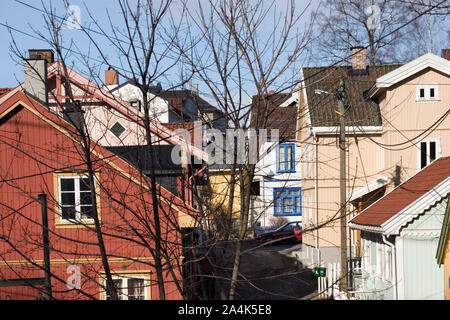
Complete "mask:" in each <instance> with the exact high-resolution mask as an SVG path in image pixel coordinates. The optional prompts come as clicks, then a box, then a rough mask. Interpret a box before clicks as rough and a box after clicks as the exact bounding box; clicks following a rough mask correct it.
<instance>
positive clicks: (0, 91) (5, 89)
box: [0, 88, 14, 97]
mask: <svg viewBox="0 0 450 320" xmlns="http://www.w3.org/2000/svg"><path fill="white" fill-rule="evenodd" d="M13 89H14V88H0V97H1V96H2V95H4V94H7V93H8V92H10V91H11V90H13Z"/></svg>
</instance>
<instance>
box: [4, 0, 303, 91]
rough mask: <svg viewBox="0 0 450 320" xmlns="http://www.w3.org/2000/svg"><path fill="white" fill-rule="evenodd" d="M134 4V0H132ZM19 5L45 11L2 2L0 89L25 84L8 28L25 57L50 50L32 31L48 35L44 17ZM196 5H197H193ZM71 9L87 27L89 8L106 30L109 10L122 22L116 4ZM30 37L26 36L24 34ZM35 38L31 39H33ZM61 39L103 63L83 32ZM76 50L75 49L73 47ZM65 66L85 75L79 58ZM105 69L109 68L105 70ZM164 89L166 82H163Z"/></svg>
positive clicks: (33, 1) (99, 1)
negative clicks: (31, 51)
mask: <svg viewBox="0 0 450 320" xmlns="http://www.w3.org/2000/svg"><path fill="white" fill-rule="evenodd" d="M131 1H133V0H131ZM20 2H24V3H26V4H27V5H29V6H33V7H36V8H38V9H41V8H42V3H41V0H1V1H0V6H1V7H0V8H1V10H0V24H1V25H0V37H1V39H2V43H3V46H2V47H1V49H0V61H2V63H1V72H2V76H1V77H0V87H14V86H16V85H17V84H18V83H20V82H22V81H23V69H22V66H21V65H20V63H19V62H18V61H17V58H16V57H14V55H13V53H12V52H11V49H10V44H11V39H12V37H11V35H10V32H9V31H8V28H7V27H5V25H8V26H10V27H11V28H14V29H17V30H20V31H15V30H14V29H13V30H11V32H12V35H13V37H14V40H15V42H16V43H17V45H18V47H19V48H20V50H21V52H22V54H23V55H25V56H27V53H26V52H27V50H28V49H32V48H33V49H44V48H48V45H47V44H46V43H45V42H44V41H41V40H39V39H36V38H34V37H36V34H35V32H34V31H33V30H39V31H45V29H46V26H45V22H44V18H43V14H42V13H41V12H39V11H38V10H36V9H33V8H31V7H29V6H27V5H24V4H22V3H20ZM286 2H287V0H278V1H277V2H276V4H277V5H279V6H280V7H282V6H283V5H284V4H285V3H286ZM307 2H308V1H307V0H301V1H299V2H296V5H298V4H300V6H301V5H303V4H305V3H307ZM193 3H194V4H195V3H196V1H193ZM44 4H45V5H46V6H48V7H49V6H50V5H52V6H53V8H55V9H56V12H57V14H58V15H59V16H64V15H65V14H66V9H65V6H64V4H63V1H56V0H53V1H49V0H44ZM69 4H70V5H77V6H78V7H79V8H80V9H81V12H80V13H81V15H80V16H81V23H82V24H83V25H85V23H86V22H87V21H89V17H88V13H87V10H86V7H85V6H87V7H88V9H89V11H90V12H92V13H94V14H95V18H96V19H97V20H98V21H99V22H100V23H101V24H102V25H103V26H105V27H108V25H109V22H108V16H107V12H106V10H108V12H109V14H110V15H111V17H112V19H113V20H114V19H115V18H117V21H122V18H121V17H120V15H119V8H118V5H117V3H116V1H112V0H91V1H85V0H69ZM21 32H24V33H27V34H29V35H26V34H24V33H21ZM30 35H32V36H33V37H32V36H30ZM62 38H63V39H64V41H65V43H64V44H63V46H65V47H66V48H67V47H69V46H70V45H71V43H70V42H71V41H73V44H72V45H75V46H76V47H77V48H79V50H80V51H81V52H83V53H85V54H89V56H90V57H91V58H92V59H93V62H94V63H95V62H96V58H98V60H97V61H100V60H101V59H100V58H99V57H98V54H97V55H96V53H95V50H94V49H93V48H92V46H91V45H90V44H89V41H88V40H87V39H86V37H85V36H84V35H83V33H82V31H80V30H76V29H67V28H64V29H63V31H62ZM96 40H97V41H98V42H99V45H100V46H101V47H102V48H103V49H102V51H104V52H105V53H106V54H107V56H108V58H109V61H110V62H112V64H115V65H117V62H118V60H117V56H116V51H115V50H114V48H113V47H112V45H111V44H110V43H108V41H106V40H102V38H101V37H99V38H97V39H96ZM74 48H75V47H74ZM66 63H68V64H69V66H71V64H73V67H74V68H75V69H76V70H77V71H79V72H81V73H83V63H82V62H81V61H80V58H79V56H77V55H72V56H70V57H68V59H67V60H66ZM105 68H106V67H105ZM100 69H101V67H100ZM173 72H174V73H176V72H179V71H177V70H175V71H173ZM84 73H85V75H86V76H88V74H87V71H86V72H84ZM177 80H178V79H172V81H177ZM163 86H164V82H163Z"/></svg>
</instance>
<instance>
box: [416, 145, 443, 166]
mask: <svg viewBox="0 0 450 320" xmlns="http://www.w3.org/2000/svg"><path fill="white" fill-rule="evenodd" d="M418 152H419V155H418V159H419V164H418V167H419V168H420V169H423V168H425V167H426V166H427V165H429V164H430V163H431V162H433V161H434V160H436V159H437V158H439V157H440V156H441V145H440V141H439V140H438V139H434V140H433V139H430V140H423V141H422V142H420V143H419V150H418Z"/></svg>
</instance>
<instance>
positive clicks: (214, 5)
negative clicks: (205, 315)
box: [176, 0, 311, 300]
mask: <svg viewBox="0 0 450 320" xmlns="http://www.w3.org/2000/svg"><path fill="white" fill-rule="evenodd" d="M308 8H309V4H307V5H306V6H305V7H304V8H301V9H299V8H297V7H296V3H295V1H287V2H285V3H283V4H281V9H279V7H278V6H277V5H276V4H275V2H274V1H272V2H270V3H267V2H264V1H243V0H236V1H221V0H219V1H213V0H211V1H208V2H207V3H203V2H199V3H198V4H197V6H196V7H195V8H192V9H190V10H188V12H189V17H190V18H191V19H190V20H189V21H190V24H189V25H188V26H187V28H188V30H190V33H189V39H191V44H192V45H189V46H187V47H186V46H185V45H183V41H182V40H183V38H181V37H178V38H177V41H176V43H177V47H178V49H179V50H181V52H182V54H183V57H184V59H185V60H186V61H187V63H188V65H189V67H190V68H192V70H193V71H194V74H195V77H196V78H197V79H199V80H201V81H202V83H204V84H205V86H206V90H207V91H208V92H209V94H210V95H211V96H212V97H213V99H214V101H215V102H216V104H217V105H218V106H219V108H220V110H221V111H222V112H223V113H224V114H225V115H226V118H227V120H228V129H232V130H239V129H241V130H243V131H244V132H245V134H246V135H248V134H249V132H250V130H251V129H253V130H258V129H263V128H266V121H267V116H268V114H269V113H270V112H273V110H268V100H267V99H268V97H270V94H269V91H271V89H276V90H277V91H282V90H283V89H284V90H285V91H291V90H292V89H294V85H293V84H294V83H295V80H296V78H292V75H293V74H294V75H296V72H295V71H294V72H292V73H290V71H292V70H295V69H296V68H297V67H298V64H297V63H298V61H299V58H300V57H301V55H302V53H303V52H304V50H305V47H306V46H307V45H308V44H309V43H310V41H311V21H310V20H309V18H308V17H307V9H308ZM300 30H301V31H300ZM194 44H195V46H194ZM295 77H297V76H295ZM250 114H252V119H250V118H251V117H250ZM233 139H234V138H231V139H230V138H228V141H230V142H233ZM218 147H220V148H221V147H222V146H220V145H219V146H218ZM226 153H227V157H228V158H227V159H228V162H227V166H228V169H229V170H230V171H229V172H230V178H229V181H230V182H229V184H230V186H229V188H228V191H227V192H228V194H227V199H228V203H227V206H226V210H225V212H224V214H225V217H224V219H223V220H224V221H225V225H226V227H225V234H224V235H223V239H227V238H228V237H231V238H232V239H233V241H234V243H235V245H236V249H235V254H234V263H233V268H232V274H231V279H230V290H229V293H228V298H229V299H231V300H232V299H234V298H235V295H236V286H237V282H238V278H239V268H240V262H241V256H242V254H243V252H242V245H243V241H244V239H245V238H246V236H247V233H248V226H249V210H250V196H251V184H252V182H253V178H254V176H255V163H254V162H252V161H251V157H250V153H251V152H250V150H249V145H248V144H247V146H246V149H245V151H244V150H238V151H236V148H234V149H226ZM243 154H244V155H245V156H244V158H245V159H244V161H243V160H242V155H243ZM236 188H239V192H238V194H239V199H236V196H235V190H236ZM236 201H238V203H239V206H240V217H239V225H238V227H237V232H236V233H233V232H232V228H231V221H232V219H231V218H232V214H231V213H232V211H233V206H234V205H235V202H236ZM207 210H208V208H207ZM206 214H208V212H207V213H206ZM223 220H222V221H223ZM223 298H225V296H223Z"/></svg>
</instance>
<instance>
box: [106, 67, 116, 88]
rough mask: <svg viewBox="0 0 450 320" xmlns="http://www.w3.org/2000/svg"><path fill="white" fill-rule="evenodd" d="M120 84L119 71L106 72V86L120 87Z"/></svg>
mask: <svg viewBox="0 0 450 320" xmlns="http://www.w3.org/2000/svg"><path fill="white" fill-rule="evenodd" d="M118 84H119V76H118V74H117V71H116V70H114V69H111V70H106V71H105V85H107V86H111V85H118Z"/></svg>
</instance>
